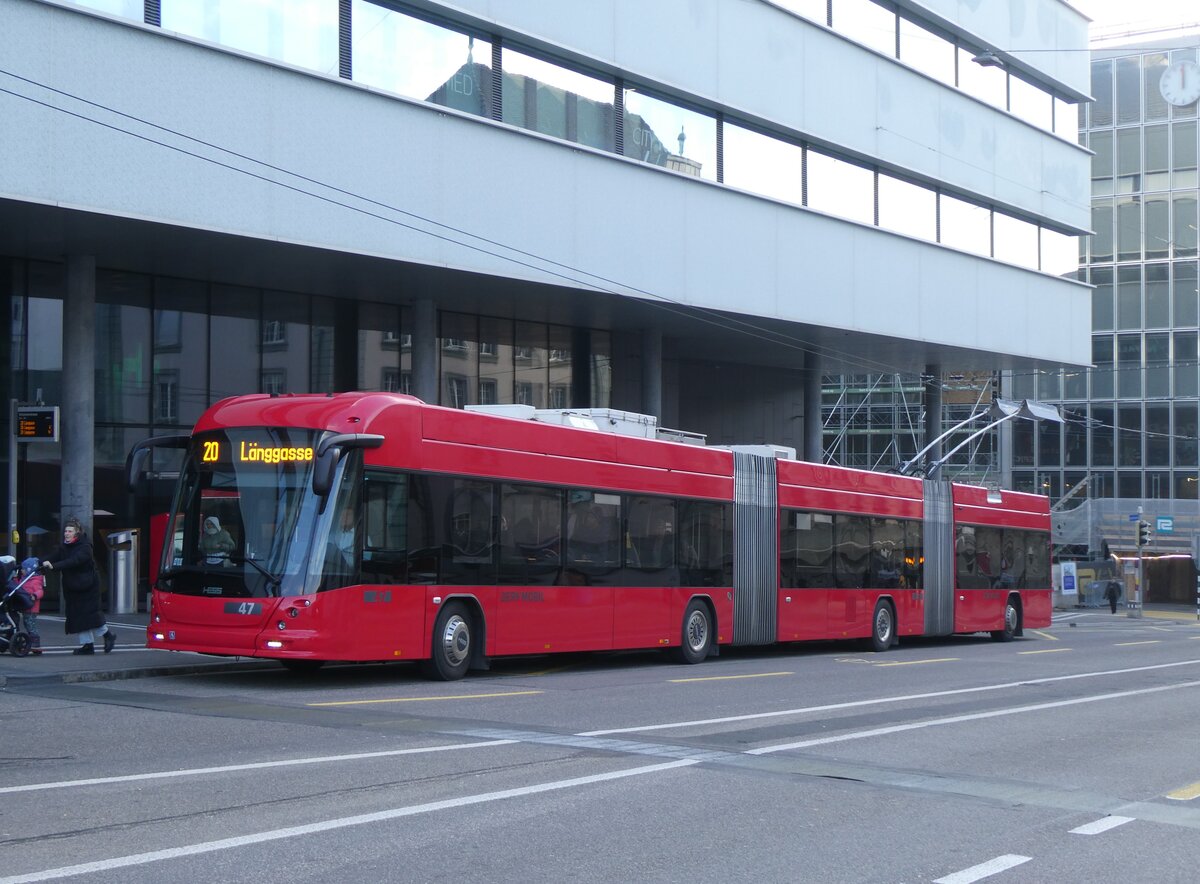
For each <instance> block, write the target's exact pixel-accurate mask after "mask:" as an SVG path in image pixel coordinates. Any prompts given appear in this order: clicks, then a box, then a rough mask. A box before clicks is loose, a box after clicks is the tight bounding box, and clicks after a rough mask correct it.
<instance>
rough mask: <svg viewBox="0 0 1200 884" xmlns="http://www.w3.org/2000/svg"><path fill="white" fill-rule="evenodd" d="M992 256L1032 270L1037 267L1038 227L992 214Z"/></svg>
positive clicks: (1003, 215) (1000, 213)
mask: <svg viewBox="0 0 1200 884" xmlns="http://www.w3.org/2000/svg"><path fill="white" fill-rule="evenodd" d="M992 224H993V225H994V229H995V233H994V239H993V242H994V256H995V257H996V258H998V259H999V260H1001V261H1007V262H1009V263H1010V264H1019V265H1020V266H1022V267H1029V268H1032V269H1034V270H1036V269H1037V267H1038V227H1037V225H1036V224H1030V223H1029V222H1028V221H1022V220H1021V219H1019V218H1014V217H1012V216H1011V215H1005V214H1003V213H1002V212H993V213H992Z"/></svg>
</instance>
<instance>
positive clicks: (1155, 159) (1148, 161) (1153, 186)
mask: <svg viewBox="0 0 1200 884" xmlns="http://www.w3.org/2000/svg"><path fill="white" fill-rule="evenodd" d="M1155 91H1157V90H1155ZM1145 132H1146V149H1145V162H1144V164H1143V165H1144V172H1145V176H1144V178H1143V181H1142V189H1143V190H1168V189H1169V188H1170V187H1171V173H1170V168H1171V167H1170V165H1169V164H1168V163H1167V142H1168V141H1169V139H1168V137H1167V136H1168V130H1167V127H1166V126H1147V127H1146V130H1145ZM1093 174H1094V173H1093Z"/></svg>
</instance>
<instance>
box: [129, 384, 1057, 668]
mask: <svg viewBox="0 0 1200 884" xmlns="http://www.w3.org/2000/svg"><path fill="white" fill-rule="evenodd" d="M161 446H169V447H177V448H183V449H185V453H184V459H183V464H182V467H181V472H180V477H179V482H178V486H177V488H176V491H175V497H174V502H173V505H172V507H171V510H170V512H169V514H168V516H167V528H166V532H165V540H164V548H163V550H162V560H161V563H160V568H159V571H158V576H157V578H156V580H155V584H154V588H153V594H152V599H151V617H150V624H149V627H148V630H147V643H148V646H149V647H152V648H165V649H171V650H181V651H198V652H201V653H205V654H218V655H230V656H235V655H236V656H247V657H271V658H275V659H278V660H279V661H280V662H281V663H283V665H284V666H286V667H288V668H290V669H296V670H306V669H314V668H316V667H318V666H320V665H321V664H322V663H324V662H326V661H330V660H343V661H382V660H416V661H420V662H421V664H422V668H423V669H424V671H425V672H426V674H427V675H429V676H431V677H434V678H441V679H455V678H461V677H462V676H463V675H465V674H466V672H467V671H468V670H469V669H472V668H477V669H484V668H486V667H487V665H488V660H489V659H490V658H492V657H498V656H502V655H513V654H546V653H554V652H558V651H600V650H615V649H634V648H666V649H670V650H671V651H672V652H673V653H674V654H675V656H676V657H678V658H679V659H681V660H683V661H687V662H690V663H697V662H700V661H701V660H703V659H705V658H706V657H708V656H710V655H714V654H716V653H717V651H718V649H719V648H720V647H721V646H722V645H762V644H770V643H775V642H793V641H805V640H813V639H865V640H868V641H869V642H870V643H871V645H872V646H873V647H874V649H875V650H878V651H882V650H885V649H886V648H888V647H889V646H890V645H892V644H893V643H895V642H896V641H897V640H898V638H899V637H901V636H922V635H924V636H941V635H950V634H952V633H972V632H989V633H991V635H992V637H993V638H995V639H997V640H1007V639H1011V638H1013V637H1014V636H1017V635H1020V634H1021V631H1022V628H1023V627H1025V626H1031V627H1033V626H1047V625H1049V623H1050V614H1051V598H1050V593H1051V580H1050V516H1049V508H1048V502H1047V500H1046V498H1044V497H1040V496H1036V495H1031V494H1019V493H1014V492H1007V491H1006V492H1003V493H1001V494H997V493H996V492H994V491H993V492H990V493H989V492H988V491H987V490H985V489H983V488H977V487H971V486H966V485H958V484H952V483H950V482H946V481H941V480H922V479H917V478H911V477H904V476H898V475H888V474H882V473H872V472H864V471H860V470H851V469H844V468H841V467H833V466H822V465H819V464H812V463H804V462H801V461H797V460H795V459H794V453H793V452H790V451H789V450H786V449H779V448H774V447H772V446H733V447H731V448H717V447H707V446H705V445H704V444H703V439H702V438H701V437H697V436H691V435H689V434H685V433H681V432H676V431H669V430H662V429H658V428H656V427H655V421H654V419H653V418H651V417H646V416H642V415H631V414H627V413H624V412H617V411H612V410H608V409H593V410H582V411H570V410H568V411H536V410H535V409H533V408H532V407H528V406H520V405H509V406H490V407H482V406H481V407H476V408H473V409H468V410H467V411H460V410H456V409H451V408H441V407H437V406H432V405H426V404H424V403H423V402H421V401H420V400H417V399H414V398H412V397H410V396H403V395H398V394H389V393H343V394H337V395H284V396H266V395H254V396H239V397H236V398H232V399H226V400H224V401H222V402H218V403H217V404H216V405H214V406H212V407H211V408H210V409H208V411H207V412H205V414H204V415H203V416H202V417H201V418H200V420H199V422H198V423H197V424H196V427H195V431H194V432H193V433H192V434H191V435H189V436H163V437H155V438H152V439H147V440H145V441H144V442H142V443H139V445H137V446H136V447H135V448H134V449H133V451H131V452H130V456H129V463H128V469H129V477H130V482H131V487H132V483H133V482H134V481H135V480H136V479H137V477H138V475H139V472H140V469H141V464H142V462H143V460H144V457H145V455H146V454H147V453H148V452H149V450H150V449H152V448H155V447H161ZM213 517H215V519H216V521H217V522H219V531H220V533H221V534H223V535H227V537H225V538H222V539H221V540H220V541H219V542H213V541H212V539H211V538H206V534H216V533H217V531H214V530H213V526H212V525H211V523H212V521H213ZM206 522H207V523H209V527H208V529H207V530H206V527H205V526H206Z"/></svg>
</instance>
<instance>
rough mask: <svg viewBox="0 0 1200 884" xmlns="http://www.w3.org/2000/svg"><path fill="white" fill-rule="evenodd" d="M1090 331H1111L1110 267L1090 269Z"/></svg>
mask: <svg viewBox="0 0 1200 884" xmlns="http://www.w3.org/2000/svg"><path fill="white" fill-rule="evenodd" d="M1092 285H1094V286H1095V288H1094V289H1093V290H1092V331H1112V328H1113V315H1114V314H1113V272H1112V268H1110V267H1094V268H1092Z"/></svg>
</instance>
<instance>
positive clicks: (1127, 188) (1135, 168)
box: [1116, 129, 1142, 193]
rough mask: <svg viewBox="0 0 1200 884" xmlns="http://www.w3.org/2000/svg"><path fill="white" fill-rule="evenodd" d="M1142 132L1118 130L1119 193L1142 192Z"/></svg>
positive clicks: (1137, 130)
mask: <svg viewBox="0 0 1200 884" xmlns="http://www.w3.org/2000/svg"><path fill="white" fill-rule="evenodd" d="M1141 139H1142V130H1141V129H1118V130H1117V188H1116V189H1117V193H1133V192H1134V191H1135V190H1141V173H1142V141H1141Z"/></svg>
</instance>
